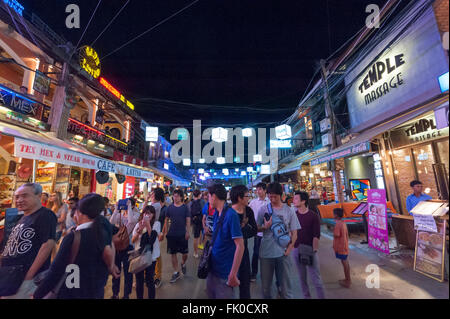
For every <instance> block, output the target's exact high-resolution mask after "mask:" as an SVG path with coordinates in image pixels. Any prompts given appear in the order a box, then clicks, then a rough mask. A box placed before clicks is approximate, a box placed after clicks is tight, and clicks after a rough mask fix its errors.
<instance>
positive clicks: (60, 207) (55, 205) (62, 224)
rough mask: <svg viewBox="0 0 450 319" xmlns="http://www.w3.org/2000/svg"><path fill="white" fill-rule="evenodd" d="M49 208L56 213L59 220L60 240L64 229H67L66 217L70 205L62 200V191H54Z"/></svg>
mask: <svg viewBox="0 0 450 319" xmlns="http://www.w3.org/2000/svg"><path fill="white" fill-rule="evenodd" d="M47 208H48V209H50V210H51V211H53V213H55V215H56V218H58V221H57V223H56V242H58V241H59V239H60V238H61V235H62V233H63V231H64V230H65V229H66V217H67V211H68V207H67V205H66V204H65V203H64V202H63V200H62V195H61V193H60V192H54V193H52V194H51V195H50V198H49V200H48V202H47Z"/></svg>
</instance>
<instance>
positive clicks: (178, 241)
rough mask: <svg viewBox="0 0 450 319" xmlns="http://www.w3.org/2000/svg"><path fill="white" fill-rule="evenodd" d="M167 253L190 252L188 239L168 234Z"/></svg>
mask: <svg viewBox="0 0 450 319" xmlns="http://www.w3.org/2000/svg"><path fill="white" fill-rule="evenodd" d="M167 253H168V254H169V255H175V254H187V253H189V248H188V241H187V240H186V237H185V235H183V236H167Z"/></svg>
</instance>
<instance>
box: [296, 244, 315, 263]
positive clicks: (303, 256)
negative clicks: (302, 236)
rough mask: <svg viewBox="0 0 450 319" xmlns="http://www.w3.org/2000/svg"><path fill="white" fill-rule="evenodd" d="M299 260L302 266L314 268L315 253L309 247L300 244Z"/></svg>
mask: <svg viewBox="0 0 450 319" xmlns="http://www.w3.org/2000/svg"><path fill="white" fill-rule="evenodd" d="M298 259H299V262H300V265H305V266H312V265H313V263H314V251H313V248H312V247H311V246H309V245H303V244H300V246H298Z"/></svg>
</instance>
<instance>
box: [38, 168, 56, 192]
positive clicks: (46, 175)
mask: <svg viewBox="0 0 450 319" xmlns="http://www.w3.org/2000/svg"><path fill="white" fill-rule="evenodd" d="M54 176H55V164H54V163H47V162H43V161H39V163H38V167H37V170H36V183H39V184H41V186H42V191H43V192H44V193H48V194H50V193H52V191H53V179H54Z"/></svg>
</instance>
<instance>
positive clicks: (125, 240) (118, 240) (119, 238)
mask: <svg viewBox="0 0 450 319" xmlns="http://www.w3.org/2000/svg"><path fill="white" fill-rule="evenodd" d="M112 240H113V243H114V247H115V248H116V251H123V250H125V249H127V248H128V246H130V236H129V235H128V229H127V227H126V226H125V225H124V224H122V213H120V227H119V231H118V232H117V234H115V235H114V236H113V238H112Z"/></svg>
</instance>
